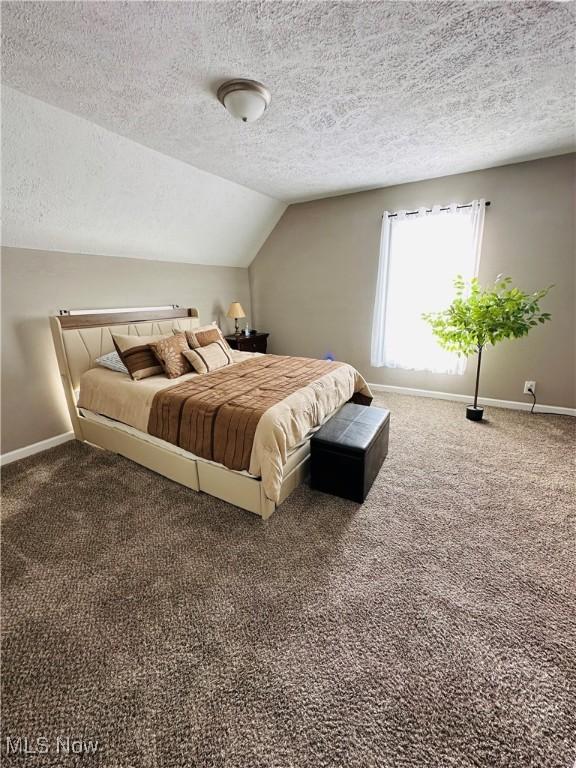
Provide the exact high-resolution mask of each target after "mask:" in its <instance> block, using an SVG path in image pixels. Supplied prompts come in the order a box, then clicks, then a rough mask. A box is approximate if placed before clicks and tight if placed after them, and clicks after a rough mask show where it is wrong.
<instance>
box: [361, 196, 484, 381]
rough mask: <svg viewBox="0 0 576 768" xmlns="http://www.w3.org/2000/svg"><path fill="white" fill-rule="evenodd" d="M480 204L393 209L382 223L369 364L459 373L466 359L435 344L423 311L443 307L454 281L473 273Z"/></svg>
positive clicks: (479, 231) (478, 244) (480, 226)
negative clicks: (370, 361)
mask: <svg viewBox="0 0 576 768" xmlns="http://www.w3.org/2000/svg"><path fill="white" fill-rule="evenodd" d="M484 208H485V201H484V200H475V201H474V202H473V203H472V204H471V205H470V206H466V207H463V206H462V207H460V208H458V207H457V206H456V204H453V205H451V206H449V207H448V208H445V209H441V208H440V206H436V207H434V208H432V210H426V209H421V210H419V211H417V212H415V213H408V212H407V211H399V212H398V213H396V214H394V215H390V214H389V213H388V212H387V211H386V212H385V213H384V217H383V220H382V237H381V241H380V264H379V269H378V282H377V287H376V301H375V305H374V320H373V324H372V355H371V360H372V365H373V366H375V367H381V366H387V367H389V368H405V369H408V370H416V371H433V372H435V373H452V374H462V373H464V370H465V368H466V360H465V359H464V358H459V357H458V356H457V355H456V354H454V353H452V352H446V351H445V350H443V349H442V348H441V347H440V346H439V345H438V342H437V341H436V339H435V338H434V336H433V335H432V331H431V329H430V326H429V325H428V324H427V323H426V322H424V320H422V313H423V312H437V311H439V310H442V309H445V308H446V307H447V306H448V305H449V304H450V302H451V301H452V299H453V297H454V278H455V277H456V275H459V274H460V275H462V276H463V277H464V278H465V279H467V280H468V279H470V278H471V277H474V276H476V275H477V274H478V264H479V260H480V248H481V243H482V230H483V227H484Z"/></svg>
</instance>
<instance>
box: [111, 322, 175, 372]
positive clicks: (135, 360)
mask: <svg viewBox="0 0 576 768" xmlns="http://www.w3.org/2000/svg"><path fill="white" fill-rule="evenodd" d="M166 338H169V336H167V335H164V336H132V335H130V336H125V335H121V334H117V333H113V334H112V341H113V342H114V346H115V347H116V351H117V352H118V354H119V355H120V359H121V360H122V362H123V363H124V365H125V366H126V368H128V373H129V374H130V376H132V378H133V379H135V380H136V381H139V380H140V379H146V378H148V376H157V375H158V374H159V373H162V366H161V365H160V363H159V362H158V360H157V359H156V356H155V355H154V352H153V351H152V350H151V349H150V344H153V343H156V342H157V341H160V340H161V339H166Z"/></svg>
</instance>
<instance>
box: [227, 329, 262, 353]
mask: <svg viewBox="0 0 576 768" xmlns="http://www.w3.org/2000/svg"><path fill="white" fill-rule="evenodd" d="M269 335H270V334H269V333H261V332H260V331H259V332H258V333H253V334H251V335H250V336H245V335H244V334H243V333H241V334H240V335H239V336H236V334H234V333H233V334H231V335H230V336H225V339H226V341H227V342H228V344H230V346H231V347H232V349H237V350H238V351H239V352H263V353H264V354H266V346H267V344H268V336H269Z"/></svg>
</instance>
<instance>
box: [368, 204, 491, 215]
mask: <svg viewBox="0 0 576 768" xmlns="http://www.w3.org/2000/svg"><path fill="white" fill-rule="evenodd" d="M484 205H485V206H486V208H488V206H489V205H490V200H486V202H485V203H484ZM451 207H452V206H450V205H446V206H444V207H443V208H440V210H441V211H449V210H450V209H451ZM456 208H472V203H466V205H457V206H456ZM417 213H420V211H406V216H415V215H416V214H417ZM426 213H432V208H426ZM395 216H398V214H397V213H389V214H388V218H389V219H393V218H394V217H395ZM382 218H384V214H382Z"/></svg>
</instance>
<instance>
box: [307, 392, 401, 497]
mask: <svg viewBox="0 0 576 768" xmlns="http://www.w3.org/2000/svg"><path fill="white" fill-rule="evenodd" d="M389 431H390V411H388V410H386V408H375V407H372V406H365V405H355V404H353V403H346V405H344V406H343V407H342V408H341V409H340V410H339V411H338V412H337V413H335V414H334V416H332V418H331V419H329V420H328V421H327V422H326V423H325V424H324V425H323V426H322V427H321V428H320V429H319V430H318V432H316V434H315V435H313V437H312V439H311V440H310V485H311V487H312V488H314V489H315V490H317V491H324V493H331V494H333V495H334V496H340V497H342V498H344V499H351V500H352V501H358V502H362V501H364V499H365V498H366V496H367V495H368V491H369V490H370V488H371V487H372V483H373V482H374V480H375V479H376V475H377V474H378V472H379V471H380V467H381V466H382V463H383V462H384V459H385V458H386V455H387V453H388V437H389Z"/></svg>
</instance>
